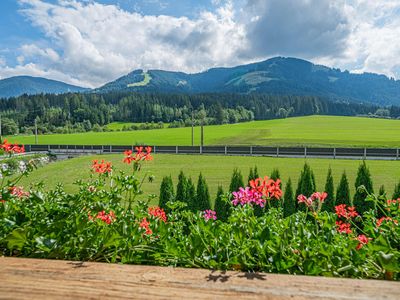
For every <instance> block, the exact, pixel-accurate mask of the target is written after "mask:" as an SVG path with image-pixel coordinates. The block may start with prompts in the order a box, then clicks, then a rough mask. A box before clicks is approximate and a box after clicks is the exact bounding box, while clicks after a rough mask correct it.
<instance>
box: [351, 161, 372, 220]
mask: <svg viewBox="0 0 400 300" xmlns="http://www.w3.org/2000/svg"><path fill="white" fill-rule="evenodd" d="M360 186H364V187H365V189H366V191H362V190H360V189H359V187H360ZM355 188H356V193H355V194H354V198H353V199H354V200H353V201H354V203H353V204H354V206H355V207H356V210H357V212H358V213H360V214H364V213H365V212H366V211H368V210H370V209H373V208H374V203H373V202H372V201H365V198H366V197H367V194H368V193H373V192H374V188H373V186H372V179H371V174H370V172H369V169H368V167H367V165H366V163H365V161H363V162H362V163H361V164H360V166H359V167H358V172H357V178H356V182H355Z"/></svg>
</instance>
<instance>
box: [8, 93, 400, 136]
mask: <svg viewBox="0 0 400 300" xmlns="http://www.w3.org/2000/svg"><path fill="white" fill-rule="evenodd" d="M0 111H1V114H2V122H3V125H2V128H3V134H16V133H27V134H29V133H32V132H33V129H34V127H33V126H34V123H35V119H36V121H37V124H38V129H39V133H50V132H54V133H70V132H83V131H90V130H94V131H102V130H105V129H106V128H103V127H102V126H104V125H106V124H108V123H110V122H114V121H120V122H139V123H143V122H156V123H157V122H164V123H169V126H170V127H181V126H189V125H191V123H192V118H193V121H194V123H195V124H200V123H201V122H202V123H204V124H225V123H237V122H244V121H250V120H268V119H275V118H286V117H292V116H305V115H313V114H322V115H342V116H355V115H373V114H377V115H379V116H380V117H392V118H397V117H399V116H400V108H399V107H395V106H392V107H389V108H381V107H379V106H376V105H366V104H357V103H352V102H350V103H347V102H337V101H336V102H334V101H330V100H326V99H323V98H319V97H311V96H278V95H259V94H251V95H238V94H142V93H129V92H125V93H123V92H118V93H112V92H110V93H106V94H91V93H87V94H86V93H84V94H81V93H70V94H63V95H52V94H49V95H44V94H41V95H34V96H27V95H24V96H20V97H14V98H10V99H4V100H3V101H0Z"/></svg>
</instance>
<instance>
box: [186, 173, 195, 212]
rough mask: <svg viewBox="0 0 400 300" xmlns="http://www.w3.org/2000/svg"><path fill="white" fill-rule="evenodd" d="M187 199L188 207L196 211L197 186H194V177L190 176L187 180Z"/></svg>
mask: <svg viewBox="0 0 400 300" xmlns="http://www.w3.org/2000/svg"><path fill="white" fill-rule="evenodd" d="M186 199H187V203H188V208H189V209H190V210H191V211H196V208H197V204H196V202H197V194H196V187H195V186H194V183H193V181H192V178H190V177H189V179H188V180H187V182H186Z"/></svg>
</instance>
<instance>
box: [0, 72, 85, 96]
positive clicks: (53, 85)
mask: <svg viewBox="0 0 400 300" xmlns="http://www.w3.org/2000/svg"><path fill="white" fill-rule="evenodd" d="M86 90H88V89H85V88H82V87H79V86H75V85H70V84H66V83H64V82H61V81H56V80H50V79H46V78H41V77H31V76H15V77H10V78H6V79H2V80H0V98H8V97H16V96H20V95H22V94H30V95H33V94H40V93H49V94H62V93H68V92H83V91H86Z"/></svg>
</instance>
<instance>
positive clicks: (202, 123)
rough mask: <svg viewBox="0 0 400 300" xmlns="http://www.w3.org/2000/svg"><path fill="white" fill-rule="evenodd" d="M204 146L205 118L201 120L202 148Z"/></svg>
mask: <svg viewBox="0 0 400 300" xmlns="http://www.w3.org/2000/svg"><path fill="white" fill-rule="evenodd" d="M203 146H204V120H201V148H203Z"/></svg>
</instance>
